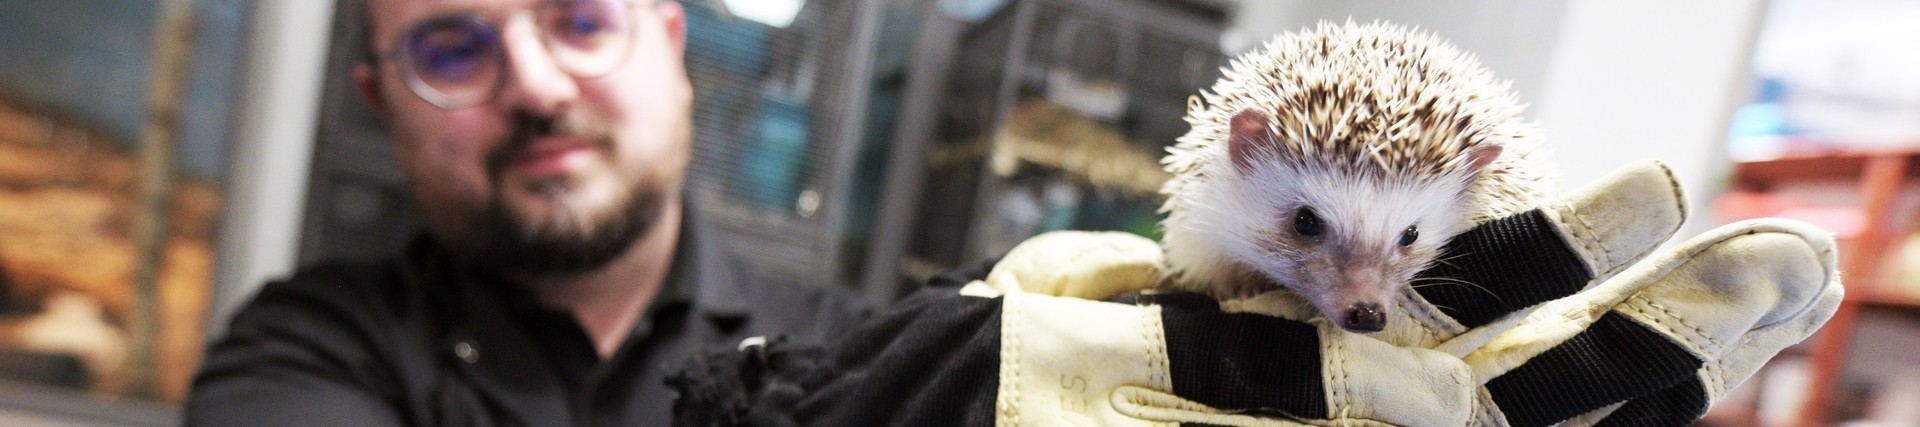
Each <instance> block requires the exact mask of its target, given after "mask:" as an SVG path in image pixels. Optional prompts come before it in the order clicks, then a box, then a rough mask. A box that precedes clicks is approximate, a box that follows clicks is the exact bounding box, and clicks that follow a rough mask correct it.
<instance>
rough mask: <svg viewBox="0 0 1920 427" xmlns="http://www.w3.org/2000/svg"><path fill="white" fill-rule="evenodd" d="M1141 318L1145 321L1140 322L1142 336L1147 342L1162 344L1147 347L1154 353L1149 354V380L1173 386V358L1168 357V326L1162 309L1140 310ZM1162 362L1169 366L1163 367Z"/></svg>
mask: <svg viewBox="0 0 1920 427" xmlns="http://www.w3.org/2000/svg"><path fill="white" fill-rule="evenodd" d="M1140 317H1141V319H1142V320H1144V321H1143V322H1140V324H1141V325H1142V326H1141V327H1140V329H1141V335H1142V336H1143V337H1144V338H1145V339H1146V341H1145V342H1149V343H1160V345H1151V346H1148V347H1147V348H1148V351H1150V352H1152V354H1149V355H1148V357H1147V370H1148V372H1150V373H1149V374H1148V375H1149V378H1151V379H1152V381H1153V383H1154V384H1173V378H1171V376H1172V371H1173V367H1172V366H1171V364H1172V361H1173V358H1172V357H1170V356H1168V355H1167V346H1166V342H1167V334H1166V325H1165V324H1164V322H1163V321H1162V320H1161V317H1160V308H1159V307H1158V306H1153V307H1146V309H1145V310H1140ZM1162 361H1166V363H1167V365H1162V364H1161V362H1162Z"/></svg>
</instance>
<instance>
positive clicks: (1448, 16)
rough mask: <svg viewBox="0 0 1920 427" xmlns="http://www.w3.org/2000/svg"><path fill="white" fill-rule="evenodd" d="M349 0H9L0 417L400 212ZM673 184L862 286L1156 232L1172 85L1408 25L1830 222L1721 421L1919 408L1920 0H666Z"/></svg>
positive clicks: (121, 409)
mask: <svg viewBox="0 0 1920 427" xmlns="http://www.w3.org/2000/svg"><path fill="white" fill-rule="evenodd" d="M357 1H359V0H303V1H255V2H249V1H241V0H5V1H0V425H170V424H174V423H177V422H178V404H179V402H180V401H181V399H182V398H183V397H184V395H185V392H186V389H187V386H188V383H189V381H190V379H191V376H192V374H193V373H194V371H195V370H196V369H197V364H198V361H199V357H200V354H201V352H202V350H203V349H204V346H205V343H206V342H207V340H208V339H209V338H211V337H217V336H219V335H220V334H221V333H222V332H223V331H222V329H223V327H224V324H225V323H226V319H227V317H228V316H230V315H231V314H232V312H233V310H234V309H235V308H236V307H237V306H239V305H240V304H242V303H244V302H245V301H246V300H247V299H248V298H249V297H250V296H251V294H252V292H253V290H255V289H257V288H258V286H259V285H261V284H263V283H265V282H266V281H268V280H272V279H274V278H279V277H284V276H286V275H288V274H289V273H291V272H292V271H294V270H295V269H297V268H299V267H300V266H303V265H308V264H311V263H314V262H318V261H320V260H323V259H368V258H379V257H384V256H389V255H391V254H394V253H396V252H397V251H398V250H399V249H400V248H401V246H402V245H403V244H404V242H406V241H407V239H408V238H409V237H411V236H412V235H413V234H414V233H416V232H417V229H416V227H417V221H416V220H415V218H414V217H413V212H412V209H413V208H412V202H411V201H410V200H409V199H408V195H407V192H406V191H405V190H404V188H405V184H404V183H403V182H402V181H401V177H400V173H399V171H398V169H397V165H396V164H395V162H394V160H393V159H392V150H391V148H390V147H389V145H388V142H387V140H386V137H385V136H384V135H385V130H384V128H383V126H384V125H383V124H382V123H380V121H379V120H378V119H377V118H376V117H375V116H374V115H373V114H372V113H370V112H369V111H368V110H367V109H366V108H365V107H364V106H363V105H362V104H360V102H359V99H358V98H357V95H355V93H354V90H353V88H352V86H351V81H350V70H351V66H352V61H353V60H354V59H355V58H357V57H358V55H360V52H359V51H358V49H359V46H360V42H359V41H358V40H357V37H358V34H357V33H355V32H353V31H346V30H344V29H346V28H352V27H350V25H354V24H355V23H354V22H352V21H353V20H357V19H359V16H357V15H355V14H351V13H340V11H342V10H352V9H348V8H350V7H352V6H353V4H354V3H353V2H357ZM681 3H682V4H683V5H684V6H685V7H686V9H687V10H688V27H689V28H688V40H687V45H688V46H687V55H688V61H687V67H688V71H689V75H690V77H691V79H692V81H693V84H694V86H695V91H696V105H695V111H694V120H695V126H696V130H695V142H694V145H695V151H696V152H695V160H694V166H693V170H692V172H691V173H692V176H691V177H690V179H691V182H690V183H689V186H690V187H691V188H690V191H695V192H700V193H702V194H704V195H706V197H704V200H705V201H706V202H707V204H706V205H703V206H697V208H698V209H700V210H701V214H702V215H707V216H708V217H710V218H717V220H715V221H713V222H714V223H717V224H720V225H722V226H723V228H724V229H725V230H726V231H727V232H728V233H730V234H732V236H731V237H732V238H733V239H735V240H737V241H741V242H747V243H744V244H736V245H735V246H736V247H738V248H739V249H740V250H742V251H744V252H743V253H741V254H740V255H742V256H743V257H745V258H746V259H749V260H751V261H752V262H753V263H754V264H755V267H756V268H762V269H766V270H768V271H772V272H778V273H780V274H786V275H791V276H795V277H810V278H814V279H817V280H815V281H816V282H819V283H830V284H835V285H837V286H844V287H846V288H848V289H851V290H854V291H856V292H859V293H861V294H863V295H865V296H866V297H867V298H869V299H871V300H873V301H875V302H877V303H881V304H885V303H887V302H891V301H893V300H894V299H897V298H899V297H900V296H901V295H904V294H905V293H907V292H910V291H912V290H913V289H914V288H915V287H916V286H917V284H918V283H921V282H922V281H924V280H925V279H926V278H927V277H929V276H931V275H933V274H935V273H938V272H940V271H943V270H947V269H951V268H955V267H958V266H962V265H966V264H969V263H972V262H976V261H978V260H981V259H984V258H988V257H992V256H997V255H998V254H1000V253H1002V252H1004V251H1006V250H1007V249H1008V248H1010V247H1011V246H1012V245H1013V244H1014V243H1017V242H1019V241H1020V240H1022V239H1024V238H1026V237H1028V236H1031V235H1034V234H1037V233H1040V232H1043V231H1049V230H1059V229H1103V230H1123V231H1128V232H1133V233H1138V234H1141V235H1145V236H1149V237H1157V235H1158V231H1157V230H1156V223H1157V221H1158V218H1159V216H1158V215H1157V214H1156V212H1155V209H1156V208H1157V207H1158V206H1159V203H1160V199H1159V196H1158V195H1157V194H1156V189H1157V188H1158V186H1159V184H1160V182H1161V181H1162V180H1164V179H1166V174H1164V173H1163V172H1161V171H1160V169H1159V167H1158V164H1157V162H1158V159H1159V157H1160V156H1161V154H1162V153H1163V148H1164V147H1165V146H1167V145H1170V144H1172V143H1173V140H1174V138H1176V137H1178V136H1179V135H1181V134H1182V133H1184V132H1185V131H1186V124H1185V122H1184V121H1182V120H1181V117H1182V115H1183V113H1184V110H1185V106H1186V99H1187V97H1188V96H1189V95H1192V94H1194V93H1195V92H1196V91H1197V90H1199V89H1200V88H1203V87H1206V86H1208V85H1210V84H1211V83H1212V82H1213V81H1214V80H1215V79H1216V78H1218V76H1219V74H1220V71H1219V70H1220V67H1221V66H1222V65H1224V64H1225V61H1226V60H1228V59H1229V58H1231V57H1232V56H1233V55H1236V54H1239V53H1242V52H1245V51H1247V50H1249V49H1251V48H1253V47H1255V46H1257V45H1258V44H1259V43H1261V42H1262V41H1264V40H1266V39H1268V38H1270V37H1272V36H1273V35H1276V34H1279V33H1282V32H1287V31H1294V30H1298V29H1300V28H1303V27H1306V26H1309V25H1312V24H1314V23H1316V22H1319V21H1322V20H1333V21H1345V20H1348V19H1351V20H1354V21H1361V22H1367V21H1373V20H1387V21H1391V22H1395V23H1399V24H1407V25H1415V26H1419V27H1421V28H1425V29H1427V30H1430V31H1433V32H1436V33H1438V34H1439V35H1441V36H1442V37H1444V38H1447V39H1450V40H1452V41H1453V42H1454V43H1455V44H1457V45H1458V46H1460V47H1461V48H1463V49H1465V50H1468V51H1471V52H1475V53H1477V54H1478V55H1479V56H1480V58H1481V60H1482V61H1483V62H1484V63H1485V64H1486V65H1487V66H1488V67H1489V68H1491V69H1492V70H1493V71H1494V73H1495V74H1497V75H1499V76H1502V77H1504V78H1507V79H1510V80H1512V81H1513V87H1514V88H1515V90H1517V91H1518V92H1519V93H1520V95H1521V98H1522V99H1523V100H1524V101H1525V102H1527V103H1528V104H1530V108H1529V116H1530V118H1532V119H1535V120H1539V121H1540V122H1541V123H1542V124H1543V125H1544V126H1545V128H1546V131H1547V144H1546V145H1547V147H1548V148H1549V149H1550V150H1551V154H1550V157H1549V159H1550V160H1552V161H1554V162H1555V163H1557V164H1558V166H1559V168H1560V169H1561V170H1562V171H1563V172H1564V175H1563V178H1562V184H1563V185H1564V186H1566V187H1576V186H1580V185H1584V184H1586V183H1588V182H1591V181H1592V180H1594V179H1596V178H1598V177H1600V176H1602V175H1604V174H1605V173H1607V172H1608V171H1611V170H1613V169H1615V168H1617V167H1619V166H1621V165H1623V164H1626V163H1628V162H1631V161H1636V160H1641V159H1649V158H1657V159H1661V160H1664V161H1666V162H1667V163H1669V164H1670V165H1672V167H1673V168H1674V169H1675V170H1676V171H1677V172H1678V173H1679V174H1680V179H1681V180H1682V181H1683V183H1684V184H1685V185H1686V186H1687V190H1688V192H1689V193H1688V196H1689V202H1690V203H1689V206H1690V208H1691V209H1692V210H1693V212H1692V215H1691V218H1692V219H1691V222H1690V223H1689V224H1688V226H1687V227H1686V228H1685V229H1684V230H1683V236H1681V238H1684V237H1686V236H1688V235H1692V234H1696V233H1698V232H1700V231H1704V230H1706V229H1709V228H1712V227H1715V226H1718V225H1722V224H1726V223H1729V222H1733V221H1738V220H1741V219H1747V218H1754V217H1766V216H1782V217H1790V218H1796V219H1801V220H1806V221H1810V222H1813V223H1815V224H1818V225H1820V226H1822V227H1824V228H1826V229H1829V230H1832V231H1834V232H1836V233H1837V235H1838V237H1839V238H1840V239H1841V242H1842V245H1843V248H1842V249H1843V252H1842V257H1841V264H1842V266H1843V268H1844V269H1845V270H1846V275H1847V285H1848V295H1847V301H1846V303H1845V304H1844V305H1843V306H1842V307H1841V311H1840V312H1839V314H1837V315H1836V316H1835V317H1834V319H1833V320H1832V321H1831V322H1830V323H1828V325H1827V326H1826V327H1825V328H1824V329H1823V330H1822V331H1821V332H1820V333H1819V334H1818V335H1816V336H1815V338H1814V339H1811V340H1808V341H1807V342H1806V343H1803V344H1801V345H1798V346H1795V347H1792V348H1790V349H1788V350H1787V351H1785V352H1783V353H1782V354H1781V355H1780V356H1779V357H1777V358H1775V359H1774V360H1773V361H1772V362H1771V363H1770V364H1769V365H1768V367H1767V368H1766V369H1765V370H1763V371H1761V372H1760V373H1759V374H1757V375H1755V376H1754V377H1753V378H1752V379H1749V380H1748V381H1747V382H1746V383H1745V384H1743V385H1742V386H1741V387H1740V388H1739V390H1738V391H1737V392H1736V393H1735V394H1734V395H1733V396H1732V397H1730V398H1729V399H1728V400H1726V401H1724V402H1721V403H1720V404H1719V405H1717V406H1715V407H1714V408H1713V410H1712V412H1711V413H1710V414H1709V416H1708V418H1707V419H1706V420H1703V421H1702V424H1704V425H1826V424H1849V425H1897V426H1920V405H1917V404H1920V363H1914V362H1916V361H1920V358H1917V357H1915V356H1914V355H1915V354H1920V239H1917V238H1914V236H1915V235H1916V234H1915V232H1916V231H1917V230H1916V228H1915V226H1914V220H1915V219H1917V218H1916V217H1917V216H1920V209H1916V208H1920V186H1916V185H1914V183H1915V178H1914V177H1915V176H1916V175H1920V171H1916V170H1915V168H1913V167H1912V166H1911V165H1910V164H1911V163H1912V160H1913V158H1914V157H1916V156H1917V155H1920V49H1914V48H1913V46H1915V45H1920V26H1916V25H1913V24H1912V23H1914V22H1920V0H1819V1H1816V0H1752V1H1736V0H1704V1H1694V2H1667V1H1653V0H1625V1H1600V0H1545V1H1522V0H1490V1H1483V2H1474V3H1469V4H1460V3H1436V2H1410V1H1409V2H1389V1H1363V2H1340V1H1330V0H1329V1H1266V0H681Z"/></svg>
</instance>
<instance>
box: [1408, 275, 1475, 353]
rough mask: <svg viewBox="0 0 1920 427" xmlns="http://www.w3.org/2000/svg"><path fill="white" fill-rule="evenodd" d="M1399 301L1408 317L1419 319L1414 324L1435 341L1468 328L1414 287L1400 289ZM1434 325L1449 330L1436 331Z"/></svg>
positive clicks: (1449, 337) (1447, 337)
mask: <svg viewBox="0 0 1920 427" xmlns="http://www.w3.org/2000/svg"><path fill="white" fill-rule="evenodd" d="M1398 302H1399V303H1400V309H1401V310H1405V311H1406V313H1407V315H1408V317H1413V318H1414V319H1415V320H1417V321H1416V322H1413V323H1414V325H1417V326H1419V327H1420V329H1421V330H1424V331H1426V333H1427V335H1426V336H1427V337H1429V338H1430V339H1432V340H1433V341H1434V342H1442V341H1446V340H1449V339H1452V338H1453V337H1454V336H1457V335H1459V334H1460V333H1461V331H1465V330H1466V329H1467V328H1466V326H1465V325H1461V324H1460V322H1459V321H1457V320H1454V319H1453V318H1452V317H1448V316H1446V315H1444V314H1442V313H1439V312H1438V310H1439V308H1438V307H1435V306H1434V305H1433V303H1432V302H1429V301H1427V298H1426V297H1423V296H1420V292H1418V291H1415V290H1413V288H1412V287H1408V288H1407V289H1404V290H1401V291H1400V301H1398ZM1433 325H1442V326H1445V327H1446V328H1447V331H1446V332H1445V333H1441V332H1440V331H1435V330H1434V329H1433Z"/></svg>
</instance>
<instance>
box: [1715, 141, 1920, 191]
mask: <svg viewBox="0 0 1920 427" xmlns="http://www.w3.org/2000/svg"><path fill="white" fill-rule="evenodd" d="M1884 157H1905V158H1908V159H1912V158H1916V157H1920V149H1910V150H1891V151H1878V152H1872V151H1862V152H1846V153H1833V154H1816V155H1795V156H1786V157H1780V158H1776V159H1769V160H1755V161H1744V162H1736V163H1734V167H1733V176H1734V183H1735V185H1736V186H1747V187H1762V188H1764V187H1767V186H1770V185H1772V184H1773V183H1776V182H1781V181H1794V180H1807V179H1833V178H1858V177H1860V176H1861V174H1863V173H1865V172H1866V169H1867V160H1869V159H1873V158H1884ZM1906 176H1908V177H1920V168H1909V169H1907V171H1906Z"/></svg>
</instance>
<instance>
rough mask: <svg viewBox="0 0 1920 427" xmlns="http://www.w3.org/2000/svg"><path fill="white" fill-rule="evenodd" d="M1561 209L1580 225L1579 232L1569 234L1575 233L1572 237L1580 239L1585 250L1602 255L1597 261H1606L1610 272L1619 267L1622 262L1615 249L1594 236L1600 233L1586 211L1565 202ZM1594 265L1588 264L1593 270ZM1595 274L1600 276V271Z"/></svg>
mask: <svg viewBox="0 0 1920 427" xmlns="http://www.w3.org/2000/svg"><path fill="white" fill-rule="evenodd" d="M1561 209H1564V210H1563V212H1567V213H1568V214H1570V216H1572V217H1573V220H1574V222H1575V223H1577V224H1578V226H1579V227H1580V228H1579V230H1577V231H1579V233H1577V234H1576V233H1567V234H1575V235H1574V236H1570V237H1572V238H1573V239H1576V240H1579V241H1580V246H1583V247H1585V248H1586V250H1585V251H1583V252H1586V253H1588V254H1592V255H1598V256H1600V257H1601V258H1600V259H1598V260H1597V261H1600V262H1602V263H1604V265H1607V266H1608V267H1607V270H1608V272H1609V273H1611V272H1612V270H1614V269H1616V268H1619V266H1620V265H1621V264H1622V263H1620V262H1618V260H1616V259H1614V256H1613V250H1612V249H1608V248H1607V245H1606V244H1605V243H1602V242H1600V241H1599V239H1596V238H1594V236H1597V235H1599V231H1598V230H1597V229H1595V227H1594V226H1593V222H1592V221H1589V220H1587V216H1586V213H1585V212H1582V211H1581V210H1579V209H1575V208H1574V207H1573V205H1571V204H1566V203H1564V202H1563V203H1561ZM1596 252H1597V253H1596ZM1593 267H1594V266H1592V265H1588V266H1587V269H1588V270H1593ZM1594 276H1596V277H1598V276H1600V274H1599V272H1595V274H1594Z"/></svg>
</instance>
